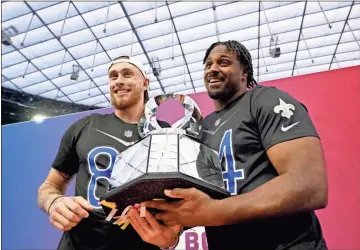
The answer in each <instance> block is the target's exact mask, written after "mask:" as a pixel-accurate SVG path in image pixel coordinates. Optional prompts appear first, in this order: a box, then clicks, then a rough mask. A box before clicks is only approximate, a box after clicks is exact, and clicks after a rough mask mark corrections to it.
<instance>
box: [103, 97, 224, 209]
mask: <svg viewBox="0 0 360 250" xmlns="http://www.w3.org/2000/svg"><path fill="white" fill-rule="evenodd" d="M168 100H176V101H177V102H179V103H180V104H181V105H182V106H183V107H184V111H185V114H184V117H183V118H181V119H180V120H178V121H177V122H175V123H174V124H173V125H172V126H171V127H169V128H163V127H161V126H160V125H159V124H158V121H157V118H156V112H157V110H158V108H159V106H160V105H161V104H162V103H164V102H166V101H168ZM201 119H202V116H201V112H200V109H199V107H198V105H197V104H196V103H195V101H194V100H193V99H191V98H190V97H189V96H186V95H180V94H166V95H160V96H156V97H154V98H151V99H150V100H149V101H148V102H147V103H146V105H145V112H144V116H143V117H142V118H141V120H140V122H139V124H138V131H139V134H140V136H141V138H142V139H140V140H139V141H138V142H136V143H135V144H134V145H132V146H131V147H129V148H127V149H126V150H125V151H123V152H121V153H120V154H119V155H117V157H116V161H115V164H114V167H113V170H112V173H111V177H110V183H109V190H108V192H107V193H105V194H104V195H102V196H101V197H100V201H102V202H100V203H101V204H102V205H103V209H104V211H105V213H110V210H111V208H113V209H114V208H115V207H116V209H117V210H118V211H120V212H121V211H124V209H126V208H127V207H128V206H129V205H134V204H137V203H140V202H143V201H148V200H153V199H167V200H176V199H172V198H170V197H167V196H166V195H165V194H164V190H165V189H173V188H191V187H194V188H197V189H199V190H201V191H203V192H204V193H206V194H208V195H209V196H210V197H212V198H213V199H223V198H226V197H229V196H230V194H229V193H228V192H227V191H226V189H225V186H224V181H223V176H222V169H221V163H220V161H219V156H218V154H217V152H216V151H215V150H213V149H211V148H209V147H208V146H206V145H205V144H203V143H202V142H201V141H199V140H198V139H197V138H196V136H197V134H198V132H199V130H198V125H197V122H198V121H199V120H201ZM105 202H107V203H108V204H110V203H111V204H113V205H112V206H109V205H106V204H105ZM115 212H116V211H115ZM115 212H114V213H115ZM113 215H114V214H113Z"/></svg>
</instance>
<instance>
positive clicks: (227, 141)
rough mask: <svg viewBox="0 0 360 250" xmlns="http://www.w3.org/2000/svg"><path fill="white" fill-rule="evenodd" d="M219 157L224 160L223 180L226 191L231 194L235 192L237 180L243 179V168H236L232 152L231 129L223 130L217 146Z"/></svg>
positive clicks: (221, 160)
mask: <svg viewBox="0 0 360 250" xmlns="http://www.w3.org/2000/svg"><path fill="white" fill-rule="evenodd" d="M219 159H220V162H221V163H222V162H223V160H225V171H223V178H224V182H225V184H226V187H227V191H228V192H229V193H231V194H232V195H235V194H237V180H242V179H244V169H236V166H235V165H236V162H235V159H234V153H233V143H232V129H229V130H227V131H225V133H224V135H223V138H222V140H221V143H220V147H219Z"/></svg>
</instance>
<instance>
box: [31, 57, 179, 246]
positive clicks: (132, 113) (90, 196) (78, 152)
mask: <svg viewBox="0 0 360 250" xmlns="http://www.w3.org/2000/svg"><path fill="white" fill-rule="evenodd" d="M108 77H109V83H110V86H109V87H110V96H111V103H112V105H113V107H114V112H113V113H111V114H104V115H102V114H92V115H89V116H86V117H84V118H82V119H80V120H78V121H77V122H75V123H74V124H72V125H71V126H70V127H69V128H68V129H67V130H66V132H65V133H64V135H63V138H62V140H61V144H60V147H59V150H58V153H57V155H56V158H55V160H54V162H53V164H52V168H51V170H50V172H49V174H48V176H47V178H46V180H45V181H44V182H43V183H42V185H41V186H40V188H39V191H38V205H39V207H40V208H41V209H42V210H43V211H44V212H46V213H47V214H48V215H49V218H50V223H51V224H52V225H53V226H54V227H56V228H57V229H59V230H61V231H63V235H62V238H61V240H60V243H59V246H58V249H59V250H73V249H74V250H78V249H86V250H91V249H94V250H95V249H96V250H100V249H103V250H106V249H109V250H110V249H129V250H130V249H131V250H133V249H143V250H147V249H149V250H151V249H159V248H168V247H170V246H173V245H174V244H176V242H178V233H179V231H180V226H172V227H167V226H164V225H162V224H159V223H158V221H157V220H156V219H155V218H154V217H152V215H151V214H149V212H147V213H146V216H147V218H146V219H147V220H148V221H151V222H152V223H151V225H150V224H149V227H148V228H147V229H148V230H147V231H146V232H142V234H140V235H139V234H138V233H137V232H136V231H135V230H134V228H133V227H131V226H129V227H127V229H126V230H121V229H120V228H119V226H117V225H114V224H112V223H111V222H109V221H106V220H105V218H106V215H105V214H104V212H103V210H102V208H101V206H100V205H99V203H98V202H99V197H100V196H101V195H102V194H104V193H105V192H107V190H108V185H109V178H110V176H111V171H112V168H113V166H114V162H115V159H116V156H117V155H118V154H119V153H120V152H122V151H124V150H125V149H127V148H128V147H129V146H131V145H132V144H134V143H135V142H136V141H138V140H139V139H140V136H139V134H138V127H137V123H138V121H139V119H140V118H141V116H142V115H143V112H144V104H145V103H146V102H147V101H148V98H149V97H148V91H147V89H148V87H149V79H148V78H147V75H146V72H145V70H144V67H143V65H142V64H141V63H140V62H138V61H137V60H135V59H133V58H130V57H128V56H121V57H118V58H116V59H115V60H114V61H113V62H112V63H111V65H110V67H109V69H108ZM159 124H160V126H162V127H168V126H169V125H168V124H166V123H164V122H160V121H159ZM74 176H76V183H75V196H73V197H69V196H65V193H66V191H67V189H68V186H69V183H70V181H71V180H72V179H73V177H74ZM141 219H142V220H145V218H141ZM151 219H153V220H151ZM150 238H151V242H152V244H149V243H146V242H144V241H143V239H150Z"/></svg>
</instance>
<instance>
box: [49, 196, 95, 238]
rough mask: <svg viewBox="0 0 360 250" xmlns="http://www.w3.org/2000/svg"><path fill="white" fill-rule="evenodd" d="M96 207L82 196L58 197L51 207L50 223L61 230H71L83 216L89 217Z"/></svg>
mask: <svg viewBox="0 0 360 250" xmlns="http://www.w3.org/2000/svg"><path fill="white" fill-rule="evenodd" d="M93 209H94V207H93V206H92V205H90V203H89V202H88V201H87V200H85V199H84V198H83V197H81V196H76V197H65V196H64V197H61V198H58V199H57V200H56V201H55V202H54V203H53V204H52V205H51V207H50V210H49V214H50V223H51V224H52V225H53V226H55V227H56V228H57V229H59V230H61V231H69V230H70V229H71V228H73V227H75V226H76V225H77V224H78V223H79V222H80V221H81V220H82V219H83V218H87V217H89V212H88V211H92V210H93Z"/></svg>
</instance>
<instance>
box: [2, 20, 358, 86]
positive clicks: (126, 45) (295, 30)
mask: <svg viewBox="0 0 360 250" xmlns="http://www.w3.org/2000/svg"><path fill="white" fill-rule="evenodd" d="M353 19H357V18H352V19H350V18H349V20H353ZM338 22H343V21H338ZM338 22H336V23H338ZM333 24H334V23H333ZM323 25H324V24H320V25H314V26H309V27H307V29H308V28H314V27H319V26H323ZM240 30H243V29H239V30H233V31H231V32H235V31H240ZM296 30H297V28H296V29H293V30H287V32H292V31H296ZM355 31H358V30H355ZM227 33H229V32H227ZM227 33H224V34H227ZM117 34H119V33H117ZM335 34H336V33H335ZM276 35H277V34H276ZM332 35H334V34H332ZM208 37H211V36H206V37H203V38H204V39H205V38H208ZM263 37H265V36H262V37H260V38H263ZM318 37H319V36H314V37H310V38H307V39H312V38H318ZM52 39H54V38H52ZM52 39H51V40H52ZM254 39H256V38H254ZM254 39H250V40H248V41H251V40H254ZM94 41H95V40H94ZM143 41H144V40H143ZM193 41H196V40H191V41H188V42H186V43H189V42H193ZM287 43H290V42H287ZM183 44H184V43H183ZM78 45H79V44H78ZM78 45H76V46H78ZM80 45H81V44H80ZM127 45H130V44H127ZM127 45H124V46H127ZM73 47H74V46H73ZM68 48H72V47H68ZM162 49H164V48H162ZM61 50H62V49H61ZM61 50H57V51H53V52H51V53H49V54H52V53H56V52H59V51H61ZM158 50H161V49H156V50H151V51H148V53H150V52H154V51H158ZM200 51H203V50H198V51H193V52H191V53H189V54H188V55H191V54H193V53H197V52H200ZM10 53H11V52H10ZM6 54H8V53H6ZM49 54H46V55H43V56H47V55H49ZM41 57H42V56H41ZM85 57H88V56H84V57H79V58H78V60H80V59H83V58H85ZM37 58H39V57H37ZM169 59H171V57H169V58H164V59H162V60H159V61H160V62H161V61H164V60H169ZM23 62H25V61H21V62H18V63H23ZM58 65H61V63H60V64H56V65H53V66H50V67H46V68H43V69H42V70H45V69H49V68H52V67H56V66H58ZM100 65H104V64H99V65H97V66H100ZM12 66H14V65H10V66H7V67H6V68H3V69H7V68H9V67H12ZM97 66H96V67H97ZM89 68H91V67H89ZM89 68H86V69H89ZM13 79H15V78H13Z"/></svg>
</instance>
